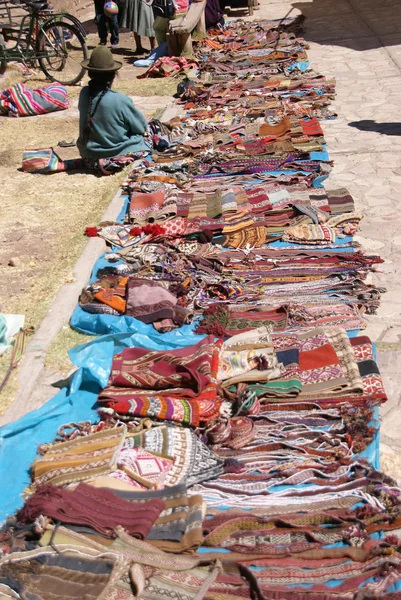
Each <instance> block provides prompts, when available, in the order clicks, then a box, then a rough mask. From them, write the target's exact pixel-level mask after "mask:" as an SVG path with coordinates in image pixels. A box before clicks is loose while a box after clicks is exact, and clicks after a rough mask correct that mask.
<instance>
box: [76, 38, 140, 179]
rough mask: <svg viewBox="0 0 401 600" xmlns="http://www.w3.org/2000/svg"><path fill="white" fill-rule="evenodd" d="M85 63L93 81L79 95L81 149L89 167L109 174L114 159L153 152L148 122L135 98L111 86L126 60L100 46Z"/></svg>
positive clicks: (78, 143) (79, 148) (83, 64)
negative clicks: (148, 139) (148, 133)
mask: <svg viewBox="0 0 401 600" xmlns="http://www.w3.org/2000/svg"><path fill="white" fill-rule="evenodd" d="M81 65H82V66H83V67H84V68H85V69H87V70H88V75H89V79H90V81H89V84H88V85H87V86H85V87H84V88H82V90H81V94H80V96H79V103H78V110H79V138H78V141H77V146H78V150H79V153H80V155H81V157H82V158H83V159H84V161H85V164H86V166H88V167H89V168H92V169H94V170H97V171H100V172H102V173H103V174H109V173H108V172H107V166H108V165H109V164H110V162H112V161H111V160H110V159H118V158H119V157H120V159H121V157H124V159H125V164H127V162H132V160H134V158H135V157H133V156H132V155H133V154H136V157H137V153H142V152H148V151H149V148H150V146H149V145H148V144H147V142H146V141H145V134H146V133H147V129H148V124H147V121H146V119H145V117H144V116H143V114H142V113H141V112H140V111H139V110H138V109H137V108H135V106H134V103H133V102H132V100H131V98H128V96H125V95H124V94H120V93H119V92H115V91H114V90H112V89H111V87H112V85H113V81H114V78H115V75H116V72H117V71H118V70H119V69H121V67H122V63H121V62H119V61H115V60H114V59H113V55H112V53H111V52H110V50H109V49H108V48H105V47H104V46H98V47H97V48H95V49H94V50H93V52H92V54H91V57H90V59H87V60H84V61H83V62H82V63H81ZM127 155H129V156H128V157H127ZM127 159H128V161H127ZM130 159H131V160H130ZM114 162H117V163H118V162H119V161H118V160H117V161H114ZM114 166H115V165H114Z"/></svg>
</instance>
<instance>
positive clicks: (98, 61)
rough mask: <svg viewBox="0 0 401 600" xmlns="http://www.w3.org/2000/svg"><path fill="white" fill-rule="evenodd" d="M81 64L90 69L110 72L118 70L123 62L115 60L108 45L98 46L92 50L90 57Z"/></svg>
mask: <svg viewBox="0 0 401 600" xmlns="http://www.w3.org/2000/svg"><path fill="white" fill-rule="evenodd" d="M81 66H82V67H83V68H84V69H88V70H89V71H98V72H99V73H101V72H105V73H106V72H110V71H118V69H121V67H122V66H123V63H122V62H120V61H118V60H114V58H113V55H112V53H111V52H110V50H109V49H108V48H106V46H97V48H95V49H94V51H93V52H92V54H91V56H90V58H87V59H86V60H83V61H82V62H81Z"/></svg>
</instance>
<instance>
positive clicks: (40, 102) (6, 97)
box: [0, 83, 70, 117]
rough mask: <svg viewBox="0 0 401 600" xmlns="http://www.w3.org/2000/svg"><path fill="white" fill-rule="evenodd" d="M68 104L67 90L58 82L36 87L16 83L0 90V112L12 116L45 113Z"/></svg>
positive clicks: (64, 107) (60, 108)
mask: <svg viewBox="0 0 401 600" xmlns="http://www.w3.org/2000/svg"><path fill="white" fill-rule="evenodd" d="M69 106H70V103H69V100H68V98H67V90H66V89H65V88H64V87H63V86H61V85H60V84H58V83H51V84H50V85H47V86H45V87H42V88H36V89H29V88H27V87H26V85H25V84H24V83H16V84H15V85H13V86H12V87H10V88H8V89H6V90H3V91H2V92H0V113H2V114H4V115H9V116H12V117H30V116H34V115H45V114H47V113H51V112H55V111H58V110H65V109H66V108H68V107H69Z"/></svg>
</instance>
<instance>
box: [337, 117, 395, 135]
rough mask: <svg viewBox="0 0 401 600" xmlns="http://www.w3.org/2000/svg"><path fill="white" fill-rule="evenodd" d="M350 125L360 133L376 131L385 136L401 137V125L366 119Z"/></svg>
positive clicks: (352, 122)
mask: <svg viewBox="0 0 401 600" xmlns="http://www.w3.org/2000/svg"><path fill="white" fill-rule="evenodd" d="M348 125H349V126H350V127H355V129H359V130H360V131H376V132H377V133H382V134H383V135H396V136H401V123H376V121H372V120H370V119H365V120H364V121H351V123H348Z"/></svg>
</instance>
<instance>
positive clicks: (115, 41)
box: [111, 40, 120, 48]
mask: <svg viewBox="0 0 401 600" xmlns="http://www.w3.org/2000/svg"><path fill="white" fill-rule="evenodd" d="M119 43H120V42H119V40H114V42H111V46H112V48H117V46H118V44H119Z"/></svg>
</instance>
